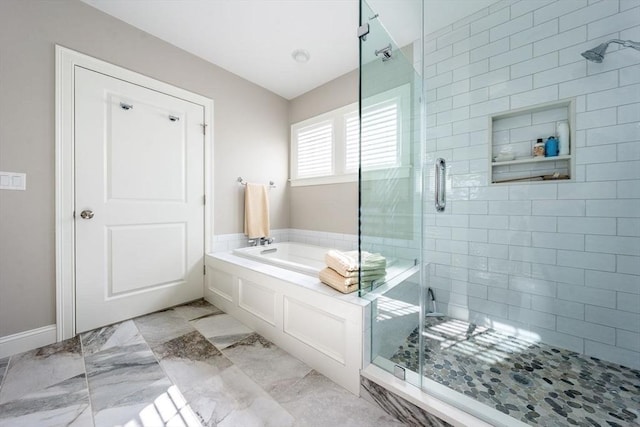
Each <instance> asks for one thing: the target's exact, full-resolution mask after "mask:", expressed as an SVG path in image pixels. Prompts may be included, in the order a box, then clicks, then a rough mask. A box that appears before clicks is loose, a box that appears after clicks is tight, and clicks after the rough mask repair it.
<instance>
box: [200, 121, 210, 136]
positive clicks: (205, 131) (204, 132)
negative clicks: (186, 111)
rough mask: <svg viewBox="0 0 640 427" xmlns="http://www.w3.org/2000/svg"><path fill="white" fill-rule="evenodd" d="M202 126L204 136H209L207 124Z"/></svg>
mask: <svg viewBox="0 0 640 427" xmlns="http://www.w3.org/2000/svg"><path fill="white" fill-rule="evenodd" d="M200 126H202V134H203V135H206V134H207V126H208V125H207V124H206V123H202V124H201V125H200Z"/></svg>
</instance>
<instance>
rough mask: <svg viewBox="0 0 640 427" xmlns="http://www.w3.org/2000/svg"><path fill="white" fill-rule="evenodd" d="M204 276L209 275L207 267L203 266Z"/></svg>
mask: <svg viewBox="0 0 640 427" xmlns="http://www.w3.org/2000/svg"><path fill="white" fill-rule="evenodd" d="M202 275H203V276H206V275H207V266H206V265H203V266H202Z"/></svg>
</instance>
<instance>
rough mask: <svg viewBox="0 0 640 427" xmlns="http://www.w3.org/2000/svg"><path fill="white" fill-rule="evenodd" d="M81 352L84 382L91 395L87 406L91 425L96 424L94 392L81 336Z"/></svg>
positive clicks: (88, 393)
mask: <svg viewBox="0 0 640 427" xmlns="http://www.w3.org/2000/svg"><path fill="white" fill-rule="evenodd" d="M78 337H80V334H78ZM80 353H81V354H82V369H83V370H84V383H85V385H86V387H87V395H88V396H89V407H88V408H87V409H88V410H89V414H91V423H92V424H91V425H92V426H95V420H94V417H93V394H92V393H91V389H90V388H89V374H88V373H87V362H86V360H85V353H84V342H83V341H82V339H81V338H80Z"/></svg>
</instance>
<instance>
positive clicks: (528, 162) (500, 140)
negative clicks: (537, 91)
mask: <svg viewBox="0 0 640 427" xmlns="http://www.w3.org/2000/svg"><path fill="white" fill-rule="evenodd" d="M575 116H576V114H575V100H574V99H566V100H562V101H554V102H550V103H545V104H538V105H534V106H532V107H526V108H520V109H517V110H510V111H506V112H503V113H498V114H494V115H491V116H489V127H488V129H489V130H488V131H489V171H490V173H489V176H490V179H491V184H504V183H509V184H514V183H523V182H526V183H529V182H541V183H544V182H555V181H558V180H571V179H573V178H574V170H575V155H574V150H575V148H574V142H575ZM561 121H567V122H568V124H569V141H568V145H569V150H568V154H564V155H558V156H554V157H545V156H537V157H536V156H534V153H533V148H534V144H535V143H536V141H537V140H538V139H542V141H546V140H547V138H549V137H550V136H555V137H557V132H556V124H557V123H558V122H561Z"/></svg>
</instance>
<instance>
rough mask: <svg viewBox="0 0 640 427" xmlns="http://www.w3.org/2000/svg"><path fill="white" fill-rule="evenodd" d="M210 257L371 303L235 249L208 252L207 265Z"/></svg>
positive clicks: (347, 299)
mask: <svg viewBox="0 0 640 427" xmlns="http://www.w3.org/2000/svg"><path fill="white" fill-rule="evenodd" d="M301 244H302V243H301ZM208 259H211V260H221V261H225V262H228V263H231V264H235V265H238V266H240V267H244V268H247V269H249V270H253V271H257V272H259V273H263V274H266V275H269V276H272V277H276V278H278V279H280V280H284V281H285V282H289V283H293V284H294V285H298V286H302V287H304V288H307V289H310V290H312V291H315V292H318V293H321V294H324V295H328V296H330V297H333V298H336V299H339V300H341V301H344V302H347V303H351V304H355V305H359V306H367V305H369V304H370V303H371V301H370V300H367V299H366V298H361V297H359V296H358V292H352V293H349V294H343V293H342V292H339V291H336V290H335V289H333V288H332V287H330V286H328V285H325V284H324V283H322V282H321V281H320V279H319V278H318V277H314V276H310V275H308V274H304V273H300V272H297V271H294V270H288V269H285V268H282V267H277V266H275V265H272V264H267V263H263V262H259V261H254V260H253V259H250V258H246V257H243V256H239V255H235V254H234V253H233V251H227V252H213V253H208V254H206V255H205V265H207V260H208Z"/></svg>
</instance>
